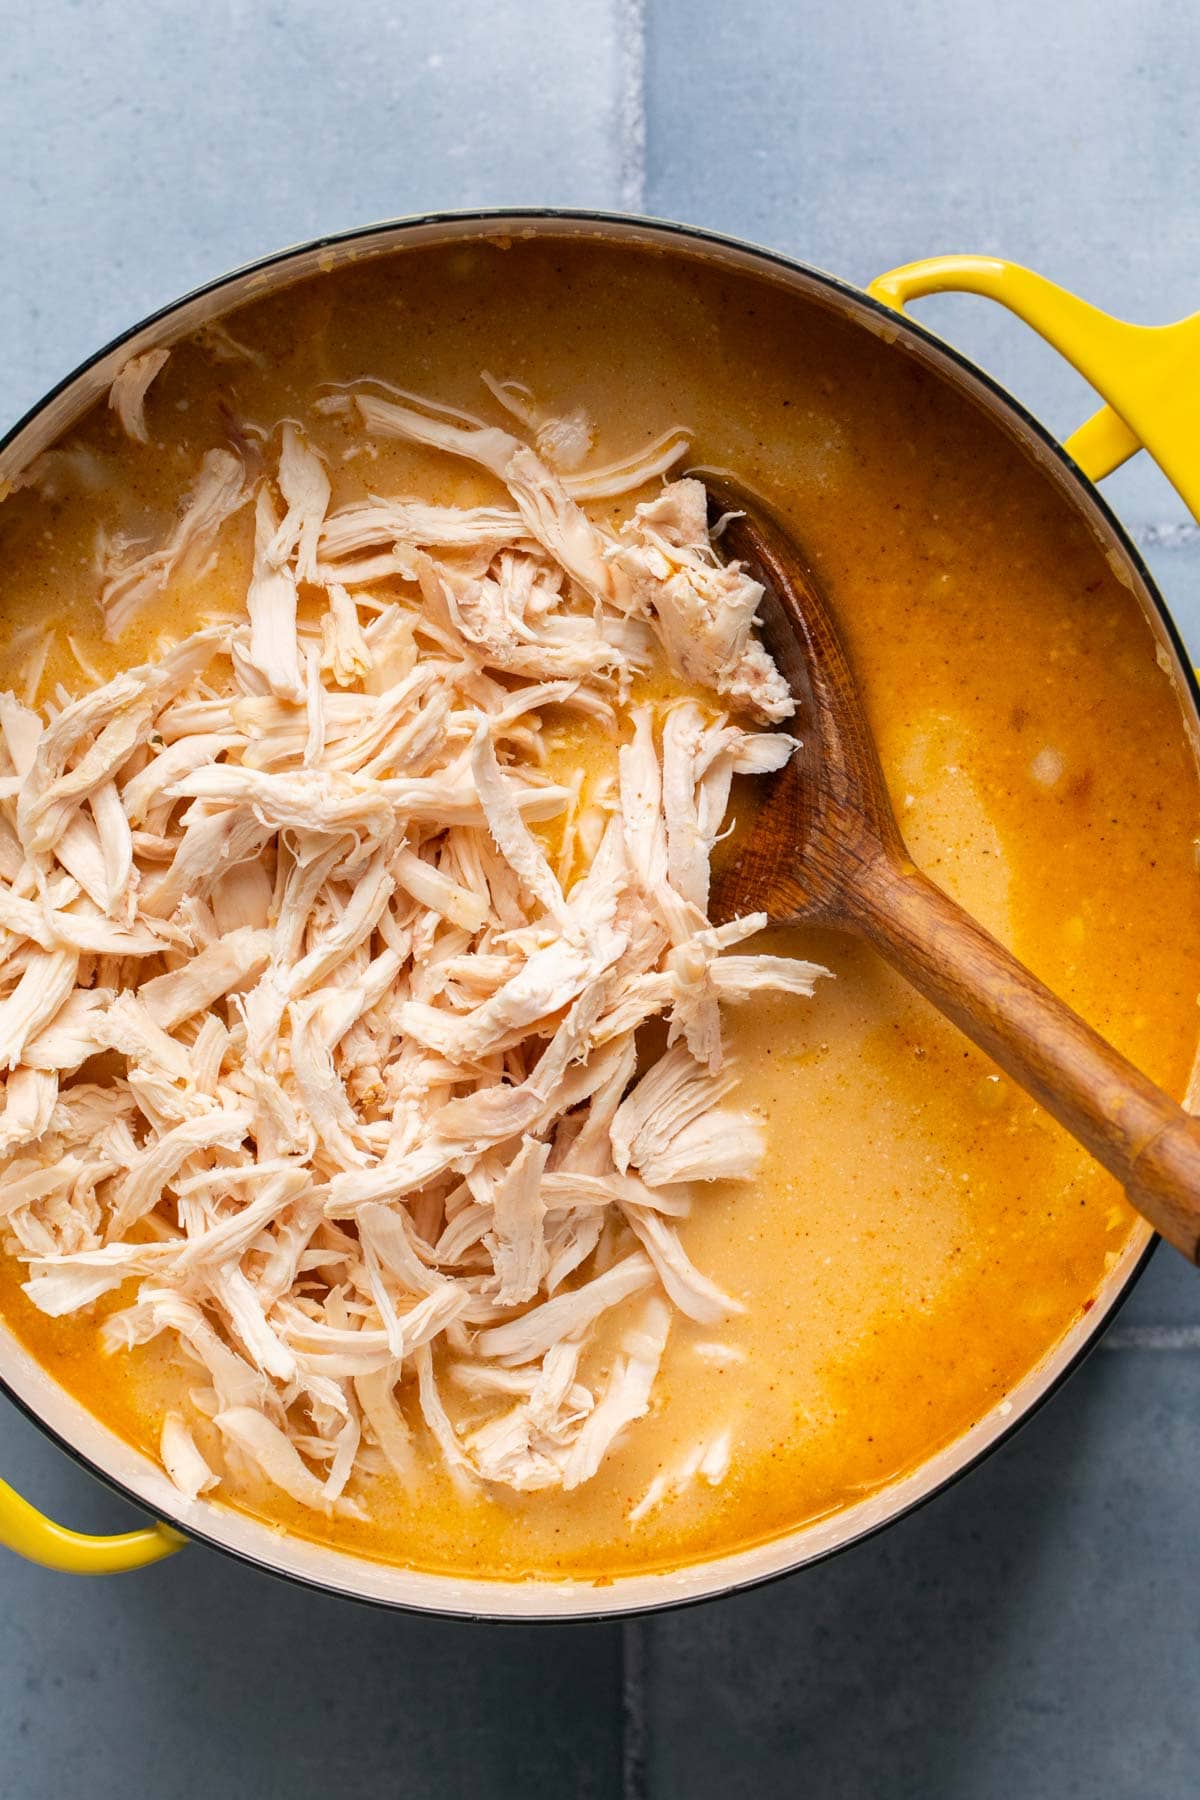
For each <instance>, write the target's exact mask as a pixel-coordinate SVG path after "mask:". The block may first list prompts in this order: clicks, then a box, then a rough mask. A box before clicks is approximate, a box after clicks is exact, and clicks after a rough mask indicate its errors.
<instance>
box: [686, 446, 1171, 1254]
mask: <svg viewBox="0 0 1200 1800" xmlns="http://www.w3.org/2000/svg"><path fill="white" fill-rule="evenodd" d="M707 486H708V493H709V502H710V510H711V514H712V516H713V517H714V518H715V517H717V516H718V515H726V523H725V526H724V530H723V533H722V536H721V538H720V540H719V542H720V547H721V550H722V551H723V553H725V554H726V555H727V556H728V557H729V559H730V560H736V561H738V562H740V563H742V564H744V566H745V567H746V568H747V570H748V571H749V573H750V574H751V575H753V576H754V578H755V579H756V580H757V581H759V582H761V584H762V586H763V590H764V591H763V599H762V604H761V607H760V614H759V616H760V618H761V621H762V626H763V639H764V641H765V643H766V645H767V648H768V649H769V650H770V651H771V653H772V655H773V656H774V658H775V661H776V663H777V665H778V667H779V669H780V671H781V672H782V674H783V675H784V677H785V679H786V680H787V681H788V683H789V685H790V686H791V690H792V693H793V695H794V696H795V699H796V702H797V711H796V721H795V725H794V729H795V730H796V732H797V735H798V736H799V737H800V739H801V747H800V749H799V750H798V751H797V752H796V755H795V756H794V757H793V758H792V760H791V761H790V762H789V763H788V764H787V765H786V766H785V767H784V768H783V769H781V770H780V771H779V772H778V774H776V775H775V776H773V777H770V778H768V779H769V782H770V786H769V788H768V790H767V791H766V793H765V796H764V803H763V805H762V807H761V808H760V810H759V811H758V812H757V814H756V816H755V818H754V820H753V822H752V824H751V826H750V829H749V831H748V832H747V835H746V837H745V838H744V839H743V840H742V843H741V845H740V846H739V853H738V855H737V856H736V857H732V858H730V860H729V861H728V862H727V863H726V865H725V866H724V867H723V868H722V869H721V870H720V872H719V873H718V874H717V875H716V877H715V879H714V884H713V891H712V896H711V900H710V905H709V913H710V917H712V918H713V919H714V921H716V922H718V923H719V922H721V921H723V920H726V919H730V918H734V917H736V916H737V915H739V914H741V913H747V912H764V913H766V914H767V917H768V918H769V919H770V920H771V922H772V923H773V924H780V925H792V924H798V923H800V922H801V921H805V922H811V923H814V924H822V925H827V926H833V927H836V928H839V929H842V930H846V931H850V932H853V933H854V934H855V935H856V936H858V937H861V938H863V939H865V940H866V941H867V942H868V943H869V944H871V945H872V946H873V948H874V949H875V950H877V951H878V952H879V954H880V955H881V956H883V957H884V958H885V959H886V961H887V962H889V963H890V964H891V966H892V967H893V968H894V969H896V970H897V971H898V973H899V974H901V975H903V976H904V977H905V978H906V979H907V980H908V981H910V982H911V983H912V985H913V986H914V987H915V988H917V989H918V990H919V992H920V993H922V994H924V996H925V997H926V999H928V1000H930V1001H931V1002H932V1003H933V1005H934V1006H936V1007H937V1008H938V1009H939V1011H941V1012H942V1013H944V1014H945V1015H946V1017H947V1018H949V1019H952V1020H953V1021H954V1023H955V1024H956V1025H958V1026H959V1027H960V1029H961V1030H962V1031H964V1032H965V1033H966V1035H967V1036H968V1037H969V1038H970V1039H971V1040H972V1042H973V1043H975V1044H977V1045H978V1046H979V1048H980V1049H981V1050H983V1051H985V1052H986V1053H987V1055H989V1056H990V1057H992V1058H993V1060H994V1061H995V1062H996V1063H997V1064H998V1065H999V1066H1000V1067H1001V1068H1002V1069H1004V1070H1005V1072H1006V1073H1007V1074H1008V1075H1010V1076H1011V1077H1012V1079H1013V1080H1014V1081H1015V1082H1017V1084H1018V1085H1019V1086H1020V1087H1022V1088H1024V1089H1025V1090H1026V1092H1028V1093H1029V1094H1031V1095H1032V1096H1033V1097H1034V1099H1036V1100H1037V1101H1039V1102H1040V1104H1041V1105H1042V1106H1044V1107H1045V1108H1046V1110H1047V1112H1049V1113H1051V1114H1053V1116H1054V1117H1055V1118H1056V1119H1057V1120H1058V1121H1059V1123H1060V1124H1061V1125H1063V1126H1065V1127H1066V1129H1067V1130H1068V1131H1069V1132H1070V1133H1071V1134H1072V1136H1073V1137H1075V1138H1077V1139H1078V1140H1079V1142H1080V1143H1081V1144H1083V1145H1084V1146H1085V1148H1086V1149H1088V1150H1089V1151H1090V1152H1091V1154H1092V1155H1093V1156H1095V1157H1096V1158H1097V1160H1098V1161H1099V1162H1101V1163H1103V1165H1104V1166H1105V1168H1107V1169H1108V1170H1109V1171H1110V1172H1111V1173H1112V1174H1113V1175H1115V1176H1116V1177H1117V1179H1118V1180H1119V1181H1120V1182H1121V1183H1122V1185H1123V1186H1124V1188H1125V1191H1126V1193H1127V1195H1128V1197H1129V1200H1130V1202H1131V1204H1132V1205H1134V1206H1135V1207H1137V1209H1138V1211H1139V1212H1141V1213H1142V1214H1143V1215H1144V1216H1145V1217H1146V1218H1147V1219H1148V1220H1149V1221H1150V1223H1151V1224H1152V1225H1153V1226H1154V1228H1155V1229H1156V1230H1157V1231H1159V1232H1161V1233H1162V1235H1163V1237H1165V1238H1167V1239H1168V1241H1169V1242H1170V1243H1172V1244H1174V1245H1175V1247H1176V1248H1177V1249H1178V1250H1180V1251H1182V1252H1183V1254H1184V1255H1185V1256H1186V1257H1187V1258H1188V1259H1189V1261H1191V1262H1196V1261H1197V1260H1200V1120H1197V1119H1193V1118H1192V1117H1191V1116H1190V1115H1189V1114H1188V1113H1186V1112H1184V1110H1183V1108H1182V1107H1180V1106H1179V1105H1177V1104H1176V1102H1175V1101H1174V1100H1172V1099H1171V1097H1170V1096H1169V1095H1168V1094H1166V1093H1164V1092H1163V1091H1162V1089H1161V1088H1158V1087H1156V1086H1155V1084H1154V1083H1153V1082H1152V1081H1150V1080H1149V1079H1148V1078H1147V1077H1146V1076H1145V1075H1143V1074H1141V1073H1140V1072H1139V1071H1138V1070H1137V1069H1135V1068H1134V1066H1133V1064H1132V1063H1130V1062H1128V1061H1127V1060H1126V1059H1125V1057H1123V1056H1122V1055H1121V1054H1120V1052H1119V1051H1117V1050H1115V1049H1114V1048H1113V1047H1112V1045H1111V1044H1108V1043H1106V1042H1105V1040H1104V1039H1103V1038H1102V1037H1101V1036H1100V1035H1099V1033H1098V1032H1096V1031H1094V1030H1093V1029H1092V1027H1091V1026H1090V1025H1088V1024H1087V1023H1086V1022H1085V1021H1084V1020H1083V1019H1081V1018H1080V1017H1079V1015H1078V1014H1077V1013H1075V1012H1073V1011H1072V1010H1071V1008H1070V1007H1069V1006H1068V1005H1067V1004H1066V1002H1065V1001H1063V1000H1060V999H1059V998H1058V997H1057V996H1056V995H1055V994H1053V993H1051V991H1050V989H1049V988H1047V987H1046V986H1045V985H1044V983H1042V982H1041V981H1039V980H1038V978H1037V977H1036V976H1035V975H1033V974H1032V973H1031V972H1030V971H1029V970H1028V969H1027V968H1025V967H1024V965H1023V964H1021V963H1020V962H1018V961H1017V959H1016V958H1015V957H1014V956H1013V955H1012V954H1011V953H1010V952H1009V951H1008V950H1006V949H1005V948H1004V946H1003V945H1002V944H1000V943H998V942H997V940H996V939H995V938H993V937H992V936H990V934H989V933H988V932H986V931H984V929H983V927H982V926H981V925H979V924H978V923H977V922H976V921H975V920H974V919H972V918H971V917H970V915H969V914H968V913H966V912H964V910H963V909H962V907H960V906H959V905H958V904H957V903H956V902H955V901H953V900H951V899H950V897H949V895H948V894H945V893H944V892H943V891H942V889H941V888H939V887H936V886H935V885H934V883H933V882H931V881H930V880H928V878H927V877H926V876H924V875H923V874H922V873H921V872H920V870H919V869H918V868H917V867H916V865H915V864H914V863H913V861H912V858H911V857H910V856H909V854H908V851H907V850H906V849H905V847H904V841H903V839H902V838H901V836H900V832H899V829H898V827H897V825H896V819H895V815H894V813H893V811H892V806H891V801H890V799H889V797H888V792H887V785H886V783H885V781H884V776H883V768H882V766H881V764H880V761H879V753H878V750H877V749H876V746H875V740H874V737H873V736H872V733H871V729H870V726H869V725H868V723H867V718H866V714H865V712H864V710H863V705H862V700H861V696H860V694H859V690H858V686H857V683H856V682H855V680H854V675H853V672H852V670H851V667H850V662H849V658H848V657H847V655H846V651H845V648H844V646H843V644H842V641H841V637H840V634H839V632H838V629H837V625H836V622H835V620H834V616H833V613H832V611H831V610H830V607H829V604H828V602H827V600H826V598H825V596H824V594H823V593H822V591H821V588H820V586H819V584H818V583H817V581H816V580H815V578H814V576H813V574H812V572H811V570H810V569H809V568H808V567H807V565H806V563H805V561H804V558H803V556H802V555H801V553H800V551H799V550H798V549H797V547H796V545H795V544H794V543H793V542H792V541H791V539H790V538H789V537H788V536H787V534H786V533H785V532H784V531H783V529H782V528H781V527H780V526H779V525H778V523H777V522H776V521H774V520H773V519H771V517H770V516H769V515H768V514H767V513H766V512H765V511H764V510H763V509H762V508H761V507H760V506H758V504H757V503H756V502H755V501H753V500H752V499H751V498H750V497H749V496H747V495H745V494H743V493H741V492H740V491H738V490H736V489H734V488H732V487H731V486H728V485H726V484H724V483H722V484H720V485H718V484H716V483H714V482H712V481H708V482H707ZM730 514H733V515H735V516H733V517H728V515H730Z"/></svg>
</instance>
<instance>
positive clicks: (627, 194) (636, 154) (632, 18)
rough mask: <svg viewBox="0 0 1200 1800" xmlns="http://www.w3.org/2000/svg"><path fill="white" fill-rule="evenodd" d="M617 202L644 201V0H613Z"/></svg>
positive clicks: (641, 204)
mask: <svg viewBox="0 0 1200 1800" xmlns="http://www.w3.org/2000/svg"><path fill="white" fill-rule="evenodd" d="M616 28H617V57H618V83H619V85H618V91H617V150H618V165H617V202H618V205H619V206H620V207H621V208H622V210H623V211H625V212H635V213H640V212H642V211H644V209H645V205H646V0H616Z"/></svg>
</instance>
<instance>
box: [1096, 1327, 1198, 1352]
mask: <svg viewBox="0 0 1200 1800" xmlns="http://www.w3.org/2000/svg"><path fill="white" fill-rule="evenodd" d="M1100 1348H1101V1349H1102V1350H1200V1325H1115V1326H1114V1327H1113V1329H1112V1330H1111V1331H1110V1332H1108V1333H1106V1335H1105V1336H1104V1337H1102V1338H1101V1340H1100Z"/></svg>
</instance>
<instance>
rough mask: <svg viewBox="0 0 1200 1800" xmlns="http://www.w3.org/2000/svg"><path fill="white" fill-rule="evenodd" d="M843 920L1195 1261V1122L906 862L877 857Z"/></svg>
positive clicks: (1198, 1226)
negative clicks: (1035, 1102) (1083, 1148)
mask: <svg viewBox="0 0 1200 1800" xmlns="http://www.w3.org/2000/svg"><path fill="white" fill-rule="evenodd" d="M844 905H845V909H846V910H845V922H846V923H847V924H848V925H850V926H852V927H853V928H854V929H855V930H856V931H857V932H858V933H860V934H861V935H862V936H863V937H865V938H866V939H867V940H868V942H869V943H871V944H872V945H873V946H874V947H875V949H876V950H878V951H879V952H880V954H881V955H882V956H883V957H885V958H886V960H887V961H888V962H889V963H891V964H892V966H893V968H895V969H896V970H897V971H898V972H899V973H900V974H901V975H903V976H905V977H906V979H907V980H909V981H911V982H912V984H913V986H914V987H916V988H917V989H918V990H919V991H920V992H921V993H923V994H924V995H925V996H926V998H927V999H929V1000H931V1001H932V1002H933V1004H934V1005H935V1006H936V1007H937V1008H938V1009H939V1011H941V1012H943V1013H945V1014H946V1016H947V1017H948V1018H950V1019H953V1021H954V1022H955V1024H956V1025H958V1026H959V1027H960V1028H961V1030H963V1031H964V1032H965V1033H966V1035H967V1036H968V1037H969V1038H970V1039H971V1040H972V1041H973V1042H974V1043H976V1044H978V1046H979V1048H980V1049H981V1050H984V1051H986V1052H987V1054H988V1055H989V1056H990V1057H992V1058H993V1060H994V1061H995V1062H997V1063H999V1065H1000V1067H1001V1068H1002V1069H1005V1070H1007V1072H1008V1073H1009V1074H1010V1075H1011V1076H1012V1078H1013V1080H1014V1081H1016V1082H1018V1083H1019V1084H1020V1086H1021V1087H1023V1088H1025V1089H1026V1091H1027V1092H1028V1093H1030V1094H1032V1095H1033V1097H1034V1098H1035V1099H1036V1100H1038V1101H1039V1102H1040V1103H1041V1104H1042V1105H1043V1106H1044V1107H1045V1108H1046V1111H1047V1112H1049V1113H1052V1114H1053V1116H1054V1117H1055V1118H1056V1119H1057V1120H1058V1121H1059V1122H1060V1124H1062V1125H1065V1126H1066V1128H1067V1130H1068V1131H1069V1132H1070V1133H1071V1134H1072V1136H1073V1137H1076V1138H1078V1140H1079V1142H1080V1143H1081V1144H1083V1145H1085V1146H1086V1148H1087V1149H1088V1150H1090V1151H1091V1153H1092V1155H1093V1156H1094V1157H1096V1159H1097V1160H1098V1161H1099V1162H1101V1163H1103V1164H1104V1166H1105V1168H1106V1169H1108V1170H1110V1172H1111V1173H1112V1174H1113V1175H1115V1176H1116V1177H1117V1180H1118V1181H1120V1182H1121V1184H1122V1185H1123V1186H1124V1188H1125V1191H1126V1193H1127V1194H1128V1196H1129V1200H1130V1202H1131V1204H1132V1205H1133V1206H1135V1207H1136V1208H1137V1209H1138V1211H1139V1212H1140V1213H1142V1214H1143V1215H1144V1216H1145V1217H1146V1218H1147V1219H1149V1221H1150V1223H1151V1224H1152V1225H1153V1226H1154V1228H1155V1230H1156V1231H1159V1232H1161V1234H1162V1236H1163V1237H1165V1238H1166V1239H1167V1240H1168V1241H1169V1242H1170V1243H1172V1244H1174V1245H1175V1247H1176V1249H1178V1250H1182V1251H1183V1254H1184V1255H1185V1256H1186V1257H1187V1258H1188V1259H1189V1261H1191V1262H1197V1261H1200V1118H1192V1117H1191V1116H1190V1115H1189V1114H1188V1113H1186V1112H1184V1110H1183V1108H1182V1107H1181V1106H1177V1105H1176V1103H1175V1101H1174V1100H1172V1099H1171V1097H1170V1096H1169V1095H1168V1094H1164V1093H1163V1091H1162V1089H1161V1088H1158V1087H1156V1086H1155V1085H1154V1083H1153V1082H1152V1081H1149V1080H1148V1079H1147V1078H1146V1076H1145V1075H1143V1074H1141V1073H1140V1072H1139V1071H1138V1070H1137V1069H1135V1068H1134V1066H1133V1064H1132V1063H1129V1062H1127V1061H1126V1060H1125V1058H1124V1057H1123V1056H1122V1055H1121V1054H1120V1053H1119V1052H1118V1051H1116V1050H1114V1049H1113V1047H1112V1045H1111V1044H1106V1043H1105V1041H1104V1039H1103V1038H1102V1037H1101V1036H1100V1035H1099V1033H1098V1032H1095V1031H1093V1030H1092V1027H1091V1026H1090V1025H1088V1024H1086V1023H1085V1022H1084V1020H1083V1019H1081V1018H1080V1017H1079V1016H1078V1014H1077V1013H1074V1012H1072V1010H1071V1008H1070V1007H1069V1006H1067V1005H1066V1004H1065V1003H1064V1002H1063V1001H1062V1000H1060V999H1058V998H1057V996H1056V995H1054V994H1052V993H1051V992H1050V990H1049V988H1047V987H1043V985H1042V983H1041V982H1040V981H1039V980H1038V979H1037V977H1036V976H1035V975H1032V974H1030V972H1029V970H1028V969H1026V968H1024V967H1023V966H1022V965H1021V964H1020V963H1019V962H1018V961H1017V960H1016V958H1015V957H1014V956H1011V955H1010V954H1009V952H1008V951H1007V950H1006V949H1005V948H1004V946H1003V945H1002V944H998V943H997V942H996V940H995V938H993V937H991V936H989V934H988V933H987V932H986V931H984V929H983V927H982V926H981V925H978V924H976V922H975V920H974V919H972V918H970V917H969V915H968V914H967V913H965V912H964V911H963V910H962V908H961V907H960V906H958V905H957V904H956V903H955V902H954V901H953V900H951V899H950V897H949V895H947V894H944V893H943V892H942V890H941V888H939V887H935V886H934V884H933V882H931V881H929V880H927V879H926V877H925V876H924V875H922V874H921V873H920V871H919V870H917V869H915V868H913V867H912V866H911V865H905V864H903V863H898V862H896V861H893V860H892V859H891V858H890V857H888V856H887V855H886V854H882V853H881V854H880V856H879V857H878V858H877V859H874V860H872V861H870V862H868V863H866V864H864V865H860V868H859V870H858V871H857V874H856V877H855V880H854V883H853V887H852V889H851V891H849V892H844Z"/></svg>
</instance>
